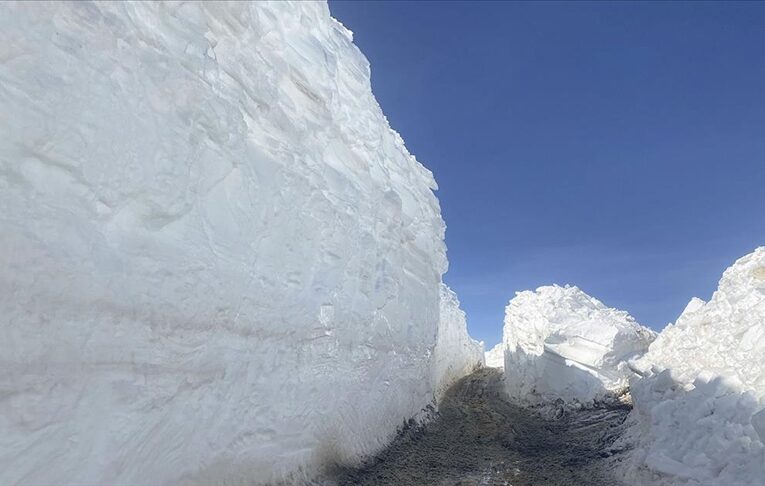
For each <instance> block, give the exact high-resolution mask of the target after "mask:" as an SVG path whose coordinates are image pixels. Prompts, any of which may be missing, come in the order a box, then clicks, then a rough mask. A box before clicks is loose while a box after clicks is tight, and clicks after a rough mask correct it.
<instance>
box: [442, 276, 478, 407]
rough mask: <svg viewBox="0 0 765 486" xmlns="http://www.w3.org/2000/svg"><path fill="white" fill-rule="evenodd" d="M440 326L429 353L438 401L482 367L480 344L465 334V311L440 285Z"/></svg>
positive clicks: (454, 297) (453, 295)
mask: <svg viewBox="0 0 765 486" xmlns="http://www.w3.org/2000/svg"><path fill="white" fill-rule="evenodd" d="M440 313H441V325H440V326H439V328H438V338H437V340H436V347H435V349H434V350H433V389H434V391H435V393H436V398H439V399H440V398H441V397H442V396H443V394H444V392H446V389H447V388H449V386H450V385H452V384H453V383H454V382H456V381H457V380H458V379H460V378H462V377H463V376H465V375H468V374H470V373H471V372H472V371H474V370H475V369H476V368H478V367H480V366H483V364H484V352H483V343H482V342H478V341H476V340H474V339H473V338H471V337H470V336H469V335H468V332H467V321H466V319H465V312H464V311H463V310H462V309H460V302H459V300H458V299H457V295H456V294H455V293H454V292H453V291H452V289H450V288H449V287H447V286H446V285H445V284H441V309H440Z"/></svg>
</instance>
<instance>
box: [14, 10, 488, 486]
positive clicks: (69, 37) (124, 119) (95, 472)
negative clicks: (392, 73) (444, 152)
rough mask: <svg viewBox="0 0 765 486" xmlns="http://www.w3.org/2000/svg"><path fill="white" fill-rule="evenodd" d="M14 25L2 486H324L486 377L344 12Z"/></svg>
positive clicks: (427, 179)
mask: <svg viewBox="0 0 765 486" xmlns="http://www.w3.org/2000/svg"><path fill="white" fill-rule="evenodd" d="M2 9H3V15H0V113H2V114H3V116H0V315H2V321H1V322H0V332H2V336H3V338H2V339H0V356H2V367H0V430H2V434H0V484H9V485H10V484H32V485H35V486H46V485H53V484H76V485H81V486H90V485H100V484H112V485H136V484H154V485H165V484H184V485H195V484H224V483H225V484H234V483H237V484H239V482H242V483H243V482H245V480H246V481H247V484H250V483H253V482H254V483H256V484H260V483H264V482H271V481H278V480H281V479H284V478H286V477H289V476H290V475H294V474H297V475H302V474H306V475H311V474H313V473H315V472H316V471H317V470H318V468H319V467H320V466H322V465H323V464H327V463H331V462H341V463H348V462H353V461H356V460H358V459H359V458H360V457H362V456H364V455H367V454H371V453H374V452H375V451H377V450H378V449H379V448H380V447H382V446H383V445H384V444H386V443H387V442H388V441H389V440H390V439H391V438H392V436H393V435H394V434H395V432H396V429H397V428H398V427H399V426H400V425H401V424H402V422H403V421H404V420H407V419H409V418H411V417H413V416H416V415H417V414H418V413H419V412H420V411H421V410H422V409H423V408H425V407H426V406H427V405H428V404H429V403H431V402H432V399H433V396H434V394H436V393H438V392H439V390H442V389H443V387H444V386H446V384H447V383H448V382H449V381H451V380H453V379H455V378H456V377H458V376H459V375H460V374H461V373H464V372H465V371H466V370H467V369H468V368H469V367H470V365H471V364H473V363H475V362H477V361H480V354H482V351H480V352H479V347H478V346H477V345H476V344H475V343H473V342H472V341H468V338H467V334H466V333H465V332H464V315H463V314H461V313H460V311H458V310H457V303H456V298H454V295H453V294H452V293H450V292H448V291H445V290H444V289H443V288H442V287H441V275H442V274H443V272H445V271H446V268H447V262H446V255H445V247H444V243H443V237H444V224H443V221H442V219H441V215H440V209H439V204H438V200H437V199H436V197H435V196H434V194H433V192H432V190H433V189H435V188H436V183H435V181H434V179H433V176H432V174H431V173H430V172H429V171H428V170H427V169H425V168H424V167H423V166H422V165H420V164H419V163H418V162H417V161H416V160H415V158H414V157H413V156H411V155H410V154H409V152H408V151H407V150H406V148H405V147H404V144H403V141H402V139H401V137H400V136H399V135H398V134H397V133H396V132H394V131H393V130H391V128H390V127H389V125H388V123H387V121H386V119H385V117H384V115H383V113H382V111H381V110H380V107H379V106H378V104H377V102H376V101H375V98H374V96H373V95H372V92H371V88H370V79H369V73H370V68H369V64H368V62H367V60H366V59H365V58H364V56H363V55H362V54H361V53H360V52H359V50H358V49H357V48H356V47H355V46H354V45H353V44H352V36H351V33H350V31H348V30H347V29H345V28H344V27H342V26H341V25H340V24H339V23H338V22H336V21H334V20H333V19H332V18H331V17H330V14H329V9H328V7H327V5H326V4H325V3H317V2H249V3H246V2H241V3H235V2H231V3H226V2H224V3H215V2H210V3H206V2H187V3H179V2H157V3H150V2H137V3H127V2H102V3H86V2H73V3H34V4H24V5H21V4H3V5H2ZM439 307H440V309H439ZM452 340H453V341H452Z"/></svg>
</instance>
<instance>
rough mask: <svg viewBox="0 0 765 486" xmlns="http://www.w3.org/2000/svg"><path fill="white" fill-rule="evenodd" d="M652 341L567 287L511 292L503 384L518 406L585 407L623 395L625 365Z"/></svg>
mask: <svg viewBox="0 0 765 486" xmlns="http://www.w3.org/2000/svg"><path fill="white" fill-rule="evenodd" d="M654 337H655V333H654V332H653V331H651V330H649V329H647V328H645V327H642V326H641V325H639V324H638V323H637V322H635V320H634V319H633V318H632V316H630V315H629V314H628V313H627V312H625V311H620V310H617V309H611V308H608V307H606V306H605V305H604V304H603V303H602V302H600V301H599V300H597V299H595V298H593V297H591V296H589V295H587V294H586V293H584V292H582V291H581V290H580V289H579V288H577V287H573V286H566V287H560V286H557V285H552V286H546V287H540V288H538V289H537V290H536V291H534V292H532V291H524V292H518V293H517V294H516V296H515V297H514V298H513V299H512V300H511V301H510V302H509V303H508V305H507V307H506V309H505V326H504V328H503V338H502V341H503V348H504V361H505V365H504V369H505V384H506V388H507V391H508V394H509V396H510V398H511V399H513V400H515V401H518V402H521V403H526V404H532V405H534V404H541V403H549V402H553V401H556V400H559V399H560V400H563V401H564V402H566V403H572V404H574V403H578V404H582V405H591V404H593V403H594V402H596V401H603V400H610V399H614V398H617V397H618V396H620V395H622V394H624V393H625V392H626V391H627V390H628V385H629V376H630V374H631V372H630V370H629V366H628V361H629V360H630V359H633V358H637V357H639V356H641V355H642V354H643V353H645V352H646V350H647V349H648V345H649V344H650V343H651V341H652V340H653V339H654Z"/></svg>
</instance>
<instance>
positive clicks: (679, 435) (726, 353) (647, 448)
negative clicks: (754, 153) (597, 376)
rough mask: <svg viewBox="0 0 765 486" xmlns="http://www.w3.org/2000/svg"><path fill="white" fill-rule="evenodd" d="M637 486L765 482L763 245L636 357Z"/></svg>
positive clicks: (633, 468)
mask: <svg viewBox="0 0 765 486" xmlns="http://www.w3.org/2000/svg"><path fill="white" fill-rule="evenodd" d="M635 366H636V367H637V368H639V369H642V372H643V373H644V374H645V375H646V377H645V378H643V379H639V380H635V382H634V383H633V385H632V388H633V398H634V403H635V409H634V411H633V414H632V418H631V420H632V422H634V424H635V426H634V427H633V429H632V433H631V436H630V437H628V438H627V439H628V441H632V442H633V443H634V444H633V446H632V447H634V451H633V453H632V454H631V460H630V461H627V462H626V463H625V466H624V469H625V471H624V474H625V475H626V477H627V478H629V479H630V481H631V482H632V483H633V484H655V485H693V486H718V485H726V486H745V485H753V484H765V447H764V446H763V441H764V440H765V423H763V422H764V421H765V411H763V409H765V248H758V249H757V250H755V251H754V252H753V253H751V254H749V255H747V256H745V257H743V258H741V259H739V260H738V261H737V262H735V264H734V265H733V266H732V267H730V268H729V269H727V270H726V271H725V273H724V274H723V276H722V279H721V280H720V284H719V286H718V289H717V291H716V292H715V293H714V295H713V296H712V298H711V300H710V301H709V302H707V303H704V301H702V300H700V299H693V300H692V301H691V303H689V305H688V307H686V309H685V311H684V312H683V314H682V315H681V316H680V318H678V320H677V322H676V323H675V324H674V325H670V326H668V327H667V329H665V330H664V331H662V332H661V334H659V336H658V338H657V339H656V341H655V342H654V343H653V344H652V345H651V347H650V349H649V351H648V353H647V354H646V355H645V356H644V357H643V358H642V359H640V360H638V361H637V362H636V363H635Z"/></svg>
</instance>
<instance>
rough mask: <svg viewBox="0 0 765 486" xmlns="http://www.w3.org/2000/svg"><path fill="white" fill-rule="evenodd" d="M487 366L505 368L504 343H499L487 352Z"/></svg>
mask: <svg viewBox="0 0 765 486" xmlns="http://www.w3.org/2000/svg"><path fill="white" fill-rule="evenodd" d="M486 366H488V367H489V368H501V369H504V368H505V345H504V343H499V344H497V345H496V346H494V347H493V348H491V349H490V350H489V351H487V352H486Z"/></svg>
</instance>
